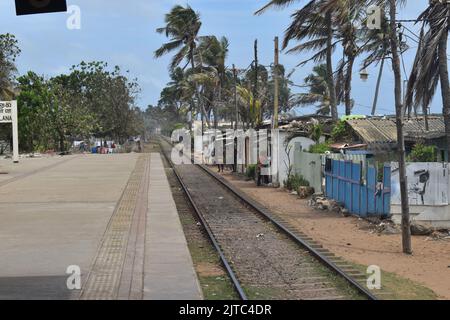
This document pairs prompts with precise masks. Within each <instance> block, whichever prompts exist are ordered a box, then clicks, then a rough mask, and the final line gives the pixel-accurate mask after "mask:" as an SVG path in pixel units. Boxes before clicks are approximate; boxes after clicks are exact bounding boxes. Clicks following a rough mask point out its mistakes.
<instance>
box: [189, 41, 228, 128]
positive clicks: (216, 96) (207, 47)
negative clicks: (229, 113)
mask: <svg viewBox="0 0 450 320" xmlns="http://www.w3.org/2000/svg"><path fill="white" fill-rule="evenodd" d="M228 47H229V41H228V39H227V38H226V37H222V38H221V39H220V40H219V39H217V37H216V36H205V37H201V38H200V44H199V46H198V50H197V56H196V59H197V60H199V63H200V64H201V65H203V64H205V65H206V66H207V67H208V68H209V69H210V71H213V74H214V73H215V74H216V75H217V78H218V82H216V83H215V84H216V86H215V87H214V88H213V93H212V96H213V100H214V101H211V106H212V108H213V111H214V128H217V121H218V106H217V104H218V103H221V102H222V98H223V97H222V93H223V89H224V86H225V82H226V76H227V68H226V66H225V62H226V59H227V56H228ZM211 75H212V74H211V73H210V74H209V76H208V77H211ZM209 83H211V82H209Z"/></svg>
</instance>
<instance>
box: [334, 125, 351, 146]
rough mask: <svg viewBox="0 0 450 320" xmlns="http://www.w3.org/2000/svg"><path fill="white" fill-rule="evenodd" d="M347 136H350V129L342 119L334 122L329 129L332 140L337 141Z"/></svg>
mask: <svg viewBox="0 0 450 320" xmlns="http://www.w3.org/2000/svg"><path fill="white" fill-rule="evenodd" d="M349 136H351V132H350V129H349V127H348V126H347V123H346V122H345V121H343V120H341V121H339V122H338V123H336V125H335V126H334V127H333V130H332V131H331V140H333V141H334V142H339V140H341V139H343V138H347V137H349Z"/></svg>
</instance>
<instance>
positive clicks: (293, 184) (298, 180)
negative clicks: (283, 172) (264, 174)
mask: <svg viewBox="0 0 450 320" xmlns="http://www.w3.org/2000/svg"><path fill="white" fill-rule="evenodd" d="M284 186H285V188H286V189H288V190H291V191H297V189H298V188H299V187H309V182H308V180H306V179H305V178H303V176H302V175H299V174H293V175H291V176H290V177H289V178H288V179H286V180H284Z"/></svg>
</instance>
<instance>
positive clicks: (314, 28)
mask: <svg viewBox="0 0 450 320" xmlns="http://www.w3.org/2000/svg"><path fill="white" fill-rule="evenodd" d="M296 1H298V0H272V1H270V2H269V3H268V4H267V5H265V6H264V7H263V8H262V9H260V10H258V11H257V12H256V14H261V13H263V12H264V11H266V10H267V9H268V8H270V7H281V8H283V7H285V6H288V5H290V4H292V3H293V2H296ZM326 4H328V1H327V0H310V1H309V2H308V3H307V4H306V5H304V6H303V7H302V8H301V9H300V10H298V11H296V12H295V13H294V14H293V15H292V18H293V21H292V23H291V25H290V26H289V27H288V29H287V30H286V33H285V37H284V41H283V49H286V48H287V47H288V45H289V43H290V41H292V40H297V41H300V42H301V41H304V40H306V42H303V43H300V44H299V45H297V46H295V47H293V48H291V49H290V50H289V51H288V53H298V52H303V51H311V50H314V51H316V52H315V54H314V55H313V56H312V57H311V58H310V59H308V60H307V61H304V62H302V63H301V64H304V63H306V62H308V61H311V60H314V61H315V62H321V61H324V60H325V61H326V67H327V86H328V91H329V92H330V109H331V115H332V117H333V119H334V120H337V119H338V112H337V98H336V88H335V83H334V79H333V74H334V72H333V57H332V55H333V51H334V49H335V47H336V44H337V42H336V41H334V35H335V33H334V30H333V17H334V13H333V11H332V10H323V9H324V6H325V5H326Z"/></svg>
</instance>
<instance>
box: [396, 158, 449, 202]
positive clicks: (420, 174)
mask: <svg viewBox="0 0 450 320" xmlns="http://www.w3.org/2000/svg"><path fill="white" fill-rule="evenodd" d="M391 169H392V175H391V189H392V192H391V203H392V204H398V205H399V204H401V200H400V182H399V174H398V164H397V163H395V162H394V163H391ZM406 177H407V182H408V186H407V188H408V198H409V204H410V205H422V206H423V205H424V206H442V205H448V204H449V201H448V200H449V199H448V196H449V170H448V167H447V164H446V163H437V162H415V163H407V164H406Z"/></svg>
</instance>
